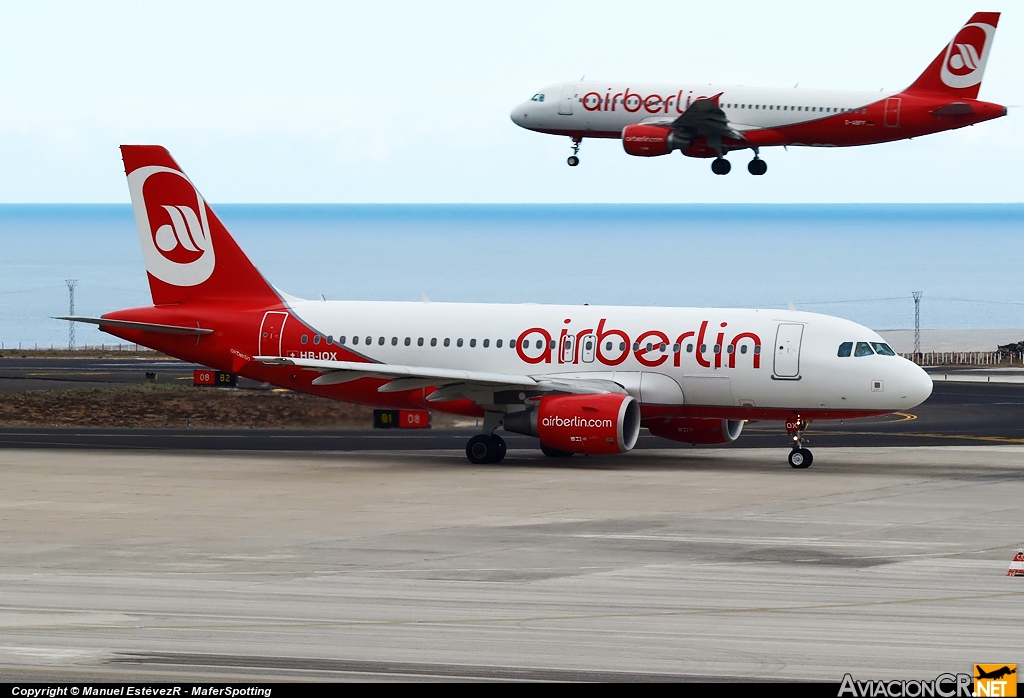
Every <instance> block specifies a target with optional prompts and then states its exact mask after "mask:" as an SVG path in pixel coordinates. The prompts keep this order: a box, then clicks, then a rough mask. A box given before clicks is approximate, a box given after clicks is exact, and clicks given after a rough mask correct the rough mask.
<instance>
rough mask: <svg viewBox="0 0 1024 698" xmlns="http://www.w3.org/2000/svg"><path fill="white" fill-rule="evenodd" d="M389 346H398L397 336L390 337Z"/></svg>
mask: <svg viewBox="0 0 1024 698" xmlns="http://www.w3.org/2000/svg"><path fill="white" fill-rule="evenodd" d="M391 346H393V347H397V346H398V337H392V338H391Z"/></svg>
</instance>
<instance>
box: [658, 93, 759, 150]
mask: <svg viewBox="0 0 1024 698" xmlns="http://www.w3.org/2000/svg"><path fill="white" fill-rule="evenodd" d="M721 96H722V95H721V93H719V94H717V95H714V96H713V97H704V98H702V99H698V100H696V101H694V102H693V103H692V104H690V106H689V107H688V108H687V109H686V111H684V112H683V113H682V114H680V115H679V116H677V117H676V118H674V119H669V118H663V119H652V120H645V121H644V122H643V123H645V124H658V125H659V126H668V127H670V128H671V129H672V130H673V131H675V132H676V133H678V134H680V135H682V136H685V137H686V138H687V139H688V140H690V141H692V140H693V139H694V138H699V137H701V136H703V137H705V138H709V137H710V138H715V137H718V138H733V139H735V140H738V141H741V140H743V134H742V133H740V132H739V131H737V130H736V129H735V128H733V127H732V126H731V125H730V124H729V119H728V117H726V115H725V112H724V111H722V108H721V107H719V106H718V98H719V97H721Z"/></svg>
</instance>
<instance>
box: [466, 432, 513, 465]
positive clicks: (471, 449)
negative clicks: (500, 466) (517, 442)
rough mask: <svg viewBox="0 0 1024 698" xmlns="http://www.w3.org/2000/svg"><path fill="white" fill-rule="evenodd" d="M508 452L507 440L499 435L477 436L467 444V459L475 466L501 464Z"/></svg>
mask: <svg viewBox="0 0 1024 698" xmlns="http://www.w3.org/2000/svg"><path fill="white" fill-rule="evenodd" d="M506 450H507V447H506V446H505V439H503V438H501V437H500V436H498V435H497V434H477V435H476V436H474V437H473V438H472V439H470V440H469V443H468V444H466V457H467V458H469V462H470V463H473V464H475V465H486V464H487V463H500V462H501V461H502V459H504V458H505V451H506Z"/></svg>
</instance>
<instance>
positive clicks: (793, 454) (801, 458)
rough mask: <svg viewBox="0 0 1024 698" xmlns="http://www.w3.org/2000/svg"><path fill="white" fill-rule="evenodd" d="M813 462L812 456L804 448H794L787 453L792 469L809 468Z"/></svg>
mask: <svg viewBox="0 0 1024 698" xmlns="http://www.w3.org/2000/svg"><path fill="white" fill-rule="evenodd" d="M813 462H814V456H813V455H811V452H810V451H809V450H808V449H806V448H794V449H793V450H792V451H790V452H789V464H790V465H791V466H792V467H794V468H800V469H803V468H809V467H811V463H813Z"/></svg>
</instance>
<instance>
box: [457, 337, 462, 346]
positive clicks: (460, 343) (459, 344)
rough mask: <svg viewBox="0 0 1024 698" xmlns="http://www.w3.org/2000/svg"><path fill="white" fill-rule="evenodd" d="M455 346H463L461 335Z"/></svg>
mask: <svg viewBox="0 0 1024 698" xmlns="http://www.w3.org/2000/svg"><path fill="white" fill-rule="evenodd" d="M455 346H457V347H461V346H462V337H459V341H457V342H456V343H455Z"/></svg>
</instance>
